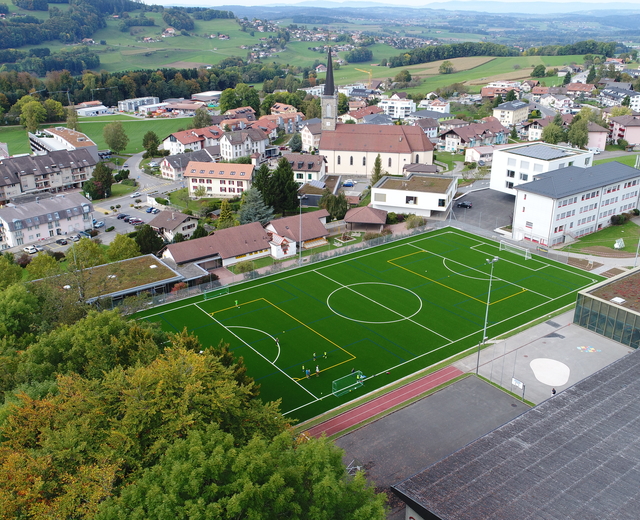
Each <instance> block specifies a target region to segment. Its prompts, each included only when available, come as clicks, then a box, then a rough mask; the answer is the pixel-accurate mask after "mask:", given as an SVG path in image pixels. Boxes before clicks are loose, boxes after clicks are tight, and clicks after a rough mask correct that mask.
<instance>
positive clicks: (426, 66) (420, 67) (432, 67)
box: [403, 56, 495, 76]
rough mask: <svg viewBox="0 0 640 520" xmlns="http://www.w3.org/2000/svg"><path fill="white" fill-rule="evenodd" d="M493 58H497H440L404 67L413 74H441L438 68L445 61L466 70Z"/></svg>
mask: <svg viewBox="0 0 640 520" xmlns="http://www.w3.org/2000/svg"><path fill="white" fill-rule="evenodd" d="M493 60H495V58H493V57H489V56H476V57H472V58H452V59H450V60H438V61H432V62H429V63H419V64H417V65H409V66H408V67H403V68H406V69H407V70H409V71H411V75H418V76H421V75H428V76H438V75H439V74H440V73H439V71H438V69H439V68H440V65H442V62H443V61H450V62H451V63H452V64H453V68H454V69H455V70H456V72H461V71H465V70H471V69H475V68H476V67H479V66H480V65H484V64H485V63H488V62H490V61H493Z"/></svg>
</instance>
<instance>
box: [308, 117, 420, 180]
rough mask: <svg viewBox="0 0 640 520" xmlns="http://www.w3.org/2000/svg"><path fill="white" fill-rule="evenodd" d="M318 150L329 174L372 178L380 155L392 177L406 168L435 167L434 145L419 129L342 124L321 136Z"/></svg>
mask: <svg viewBox="0 0 640 520" xmlns="http://www.w3.org/2000/svg"><path fill="white" fill-rule="evenodd" d="M319 148H320V153H321V154H322V155H324V156H326V158H327V171H328V173H329V174H344V175H371V171H372V169H373V163H374V161H375V159H376V157H377V156H378V154H380V158H381V160H382V167H383V168H384V169H385V170H386V171H387V172H388V173H389V174H391V175H402V169H403V167H404V166H405V165H406V164H411V163H423V164H433V144H432V143H431V141H430V140H429V138H428V137H427V136H426V135H425V133H424V132H423V131H422V129H420V128H419V127H416V126H406V125H391V126H384V125H368V124H362V125H347V124H342V123H339V124H337V125H336V129H335V130H333V131H324V132H322V136H321V138H320V147H319Z"/></svg>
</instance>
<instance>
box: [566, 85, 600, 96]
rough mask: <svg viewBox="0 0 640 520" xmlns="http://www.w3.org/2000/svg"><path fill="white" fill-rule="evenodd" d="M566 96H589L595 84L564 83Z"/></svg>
mask: <svg viewBox="0 0 640 520" xmlns="http://www.w3.org/2000/svg"><path fill="white" fill-rule="evenodd" d="M566 89H567V96H568V97H570V98H571V99H575V98H577V97H580V96H584V97H591V96H592V95H593V91H594V90H596V86H595V85H592V84H591V83H569V84H568V85H566Z"/></svg>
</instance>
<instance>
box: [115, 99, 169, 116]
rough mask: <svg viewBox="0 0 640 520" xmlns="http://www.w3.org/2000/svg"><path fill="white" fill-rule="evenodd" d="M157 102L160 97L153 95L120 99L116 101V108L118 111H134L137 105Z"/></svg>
mask: <svg viewBox="0 0 640 520" xmlns="http://www.w3.org/2000/svg"><path fill="white" fill-rule="evenodd" d="M159 102H160V98H157V97H155V96H146V97H139V98H133V99H124V100H122V101H118V110H119V111H120V112H135V111H136V110H138V107H139V106H142V105H153V104H155V103H159Z"/></svg>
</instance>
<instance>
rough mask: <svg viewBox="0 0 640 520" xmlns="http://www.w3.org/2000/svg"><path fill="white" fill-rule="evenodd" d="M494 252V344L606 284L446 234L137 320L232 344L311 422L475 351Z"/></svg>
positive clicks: (287, 407) (274, 393) (290, 410)
mask: <svg viewBox="0 0 640 520" xmlns="http://www.w3.org/2000/svg"><path fill="white" fill-rule="evenodd" d="M493 256H498V257H499V258H500V261H499V262H497V263H496V264H495V266H494V278H493V285H492V290H491V298H490V300H491V302H490V305H489V314H488V328H487V336H488V337H489V338H491V337H494V336H497V335H500V334H503V333H505V332H507V331H509V330H512V329H514V328H516V327H519V326H522V325H523V324H525V323H528V322H530V321H532V320H534V319H536V318H539V317H541V316H544V315H547V314H549V313H551V312H552V311H554V310H556V309H558V308H560V307H563V306H566V305H569V304H571V303H573V302H574V301H575V293H576V291H577V290H579V289H582V288H584V287H587V286H589V285H591V284H593V283H594V282H596V281H599V280H600V278H598V277H597V276H594V275H591V274H588V273H584V272H581V271H579V270H577V269H573V268H571V267H567V266H564V265H561V264H556V263H553V262H550V261H547V260H545V259H542V258H538V257H534V258H533V259H531V260H524V259H523V258H522V257H521V256H519V255H517V254H514V253H508V252H504V251H499V247H498V244H497V243H495V242H491V241H489V240H483V239H479V238H477V237H475V236H473V235H470V234H467V233H464V232H461V231H458V230H454V229H452V228H446V229H443V230H440V231H437V232H432V233H429V234H425V235H420V236H418V237H415V236H414V237H411V238H408V239H404V240H401V241H398V242H395V243H392V244H387V245H385V246H381V247H377V248H374V249H370V250H365V251H361V252H358V253H354V254H351V255H347V256H344V257H340V258H335V259H332V260H328V261H325V262H321V263H317V264H313V265H309V266H306V267H303V268H301V269H298V270H295V271H294V272H292V271H289V272H287V273H282V274H278V275H274V276H270V277H267V278H263V279H259V280H255V281H253V282H247V283H243V284H240V285H237V286H234V287H231V289H230V290H231V292H230V293H229V294H226V295H223V296H218V297H216V298H211V299H207V300H205V299H203V297H202V296H199V297H196V298H192V299H190V300H182V301H179V302H173V303H170V304H166V305H163V306H159V307H156V308H152V309H149V310H147V311H145V312H143V313H140V314H138V315H137V316H136V318H138V319H146V320H149V321H152V322H159V323H160V325H161V326H162V328H163V329H164V330H167V331H172V332H178V331H181V330H182V329H183V328H184V327H187V328H188V330H189V331H191V332H193V333H195V334H196V335H197V336H198V338H199V339H200V341H201V342H202V344H203V345H204V346H205V347H207V346H210V345H216V344H218V342H219V341H220V339H224V341H226V342H228V343H229V344H230V345H231V348H232V349H233V351H234V352H235V354H236V355H237V356H242V357H243V358H244V361H245V364H246V366H247V371H248V373H249V375H251V376H253V377H254V378H255V379H256V381H257V382H258V383H260V384H261V390H260V391H261V396H262V398H263V399H265V400H275V399H281V400H282V405H281V409H282V411H283V412H284V413H285V414H286V415H287V416H289V417H292V418H295V419H299V420H305V419H309V418H311V417H314V416H316V415H318V414H320V413H322V412H325V411H327V410H329V409H332V408H334V407H336V406H338V405H340V404H342V403H345V402H348V401H350V400H352V399H354V398H356V397H359V396H361V395H363V394H365V393H368V392H370V391H372V390H374V389H376V388H379V387H382V386H385V385H387V384H389V383H392V382H394V381H396V380H398V379H400V378H403V377H405V376H407V375H409V374H412V373H414V372H416V371H418V370H420V369H423V368H425V367H428V366H431V365H433V364H435V363H438V362H440V361H442V360H444V359H447V358H449V357H451V356H454V355H456V354H458V353H460V352H462V351H465V350H468V349H472V348H474V347H475V346H476V345H478V342H479V341H480V340H481V338H482V332H483V325H484V317H485V312H486V309H487V295H488V290H489V268H490V266H489V265H487V264H486V258H492V257H493ZM236 302H237V305H236ZM325 352H326V356H327V357H326V358H325V357H324V354H325ZM314 354H315V357H316V359H315V360H314ZM316 365H318V367H319V369H320V376H319V377H316V376H315V369H316ZM303 367H305V368H309V369H311V372H312V374H313V375H312V376H311V377H310V378H306V377H305V374H304V371H303ZM352 369H355V370H360V371H362V373H363V374H364V375H365V376H367V377H366V379H365V383H364V386H363V387H362V388H359V389H355V390H353V392H352V393H347V394H346V395H344V396H342V397H335V396H334V395H333V394H332V381H333V380H335V379H339V378H342V377H345V376H349V374H350V373H351V370H352Z"/></svg>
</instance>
